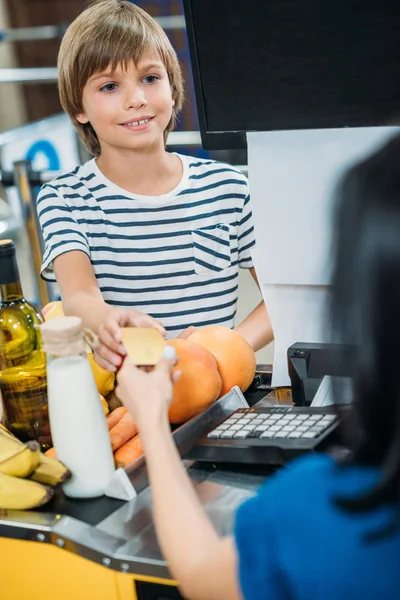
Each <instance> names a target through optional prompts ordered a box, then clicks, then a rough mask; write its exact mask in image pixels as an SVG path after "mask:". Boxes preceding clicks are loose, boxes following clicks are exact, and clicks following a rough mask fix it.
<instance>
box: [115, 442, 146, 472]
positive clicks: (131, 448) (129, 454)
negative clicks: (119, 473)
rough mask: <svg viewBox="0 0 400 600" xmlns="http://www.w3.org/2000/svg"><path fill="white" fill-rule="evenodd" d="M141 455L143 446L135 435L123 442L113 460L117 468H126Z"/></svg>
mask: <svg viewBox="0 0 400 600" xmlns="http://www.w3.org/2000/svg"><path fill="white" fill-rule="evenodd" d="M142 454H143V446H142V442H141V441H140V437H139V436H138V435H135V436H134V437H133V438H132V439H130V440H129V441H127V442H125V444H124V445H123V446H121V447H120V448H119V449H118V450H117V451H116V452H115V454H114V460H115V464H116V466H117V467H122V468H124V467H127V466H128V465H130V464H131V463H133V461H135V460H136V459H137V458H138V457H139V456H141V455H142Z"/></svg>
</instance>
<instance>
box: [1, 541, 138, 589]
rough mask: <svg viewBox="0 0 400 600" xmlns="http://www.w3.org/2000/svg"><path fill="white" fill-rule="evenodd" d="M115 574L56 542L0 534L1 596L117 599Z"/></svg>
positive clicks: (116, 574)
mask: <svg viewBox="0 0 400 600" xmlns="http://www.w3.org/2000/svg"><path fill="white" fill-rule="evenodd" d="M117 576H118V573H117V572H116V571H113V570H111V569H107V568H106V567H102V566H100V565H98V564H97V563H94V562H91V561H89V560H86V559H85V558H81V557H79V556H76V555H75V554H71V553H70V552H68V551H66V550H62V549H60V548H57V547H56V546H51V545H50V544H46V543H39V542H26V541H22V540H13V539H8V538H2V537H0V598H1V600H91V599H92V598H93V600H121V598H120V596H119V593H118V589H117ZM132 587H133V582H132ZM128 599H129V600H131V599H132V600H134V596H133V595H132V596H131V598H129V597H126V600H128ZM123 600H125V598H124V599H123Z"/></svg>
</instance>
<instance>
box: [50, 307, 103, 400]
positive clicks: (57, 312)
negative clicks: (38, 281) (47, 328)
mask: <svg viewBox="0 0 400 600" xmlns="http://www.w3.org/2000/svg"><path fill="white" fill-rule="evenodd" d="M42 314H43V316H44V318H45V321H46V322H47V321H50V320H51V319H55V318H56V317H63V316H64V312H63V308H62V303H61V302H60V301H57V302H50V303H49V304H46V306H45V307H44V308H42ZM86 351H87V357H88V360H89V363H90V366H91V368H92V371H93V375H94V379H95V381H96V385H97V389H98V392H99V394H101V395H102V396H107V395H108V394H109V393H110V392H111V391H112V390H113V389H114V386H115V374H114V373H113V372H112V371H106V369H103V367H101V366H100V365H99V364H97V362H96V361H95V360H94V356H93V354H92V353H91V352H88V347H86Z"/></svg>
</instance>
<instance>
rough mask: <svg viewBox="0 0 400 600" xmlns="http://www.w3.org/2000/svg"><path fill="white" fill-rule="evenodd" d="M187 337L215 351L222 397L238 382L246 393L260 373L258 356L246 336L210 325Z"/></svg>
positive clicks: (212, 351) (213, 352) (219, 326)
mask: <svg viewBox="0 0 400 600" xmlns="http://www.w3.org/2000/svg"><path fill="white" fill-rule="evenodd" d="M187 339H188V341H190V342H194V343H195V344H199V345H200V346H203V348H206V349H207V350H208V351H209V352H211V354H213V356H214V358H215V360H216V361H217V366H218V371H219V374H220V375H221V379H222V388H221V396H223V395H224V394H226V393H227V392H229V390H230V389H231V388H232V387H233V386H234V385H238V386H239V387H240V389H241V390H242V392H245V391H246V390H247V388H248V387H249V386H250V384H251V382H252V381H253V379H254V375H255V372H256V356H255V353H254V350H253V348H252V347H251V346H250V344H249V343H248V341H247V340H245V339H244V337H243V336H241V335H240V334H239V333H238V332H237V331H234V330H233V329H228V328H227V327H222V326H221V325H209V326H208V327H203V328H201V329H196V331H194V333H192V334H191V335H190V336H189V337H188V338H187Z"/></svg>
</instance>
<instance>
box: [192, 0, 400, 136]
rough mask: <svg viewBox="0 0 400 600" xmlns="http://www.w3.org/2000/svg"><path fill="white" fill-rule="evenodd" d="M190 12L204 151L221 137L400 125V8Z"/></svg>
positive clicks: (282, 3)
mask: <svg viewBox="0 0 400 600" xmlns="http://www.w3.org/2000/svg"><path fill="white" fill-rule="evenodd" d="M184 6H185V16H186V21H187V29H188V37H189V44H190V50H191V56H192V66H193V71H194V79H195V87H196V97H197V103H198V109H199V118H200V125H201V130H202V135H203V142H204V144H205V146H206V147H207V139H206V138H207V135H209V136H210V139H212V138H213V137H215V139H217V137H218V136H215V135H214V136H213V135H212V134H216V133H218V132H246V131H269V130H283V129H292V130H293V129H315V128H334V127H360V126H376V125H393V124H398V121H399V119H398V117H399V113H400V108H399V105H400V2H399V0H336V1H329V0H327V1H323V0H184ZM243 138H244V136H243V135H242V136H241V139H242V140H243ZM219 139H220V140H223V137H222V138H221V136H219ZM221 143H222V145H221ZM210 144H211V146H209V147H213V146H214V147H218V145H219V146H220V147H226V146H225V145H224V143H223V142H214V143H213V142H210V140H209V145H210Z"/></svg>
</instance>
